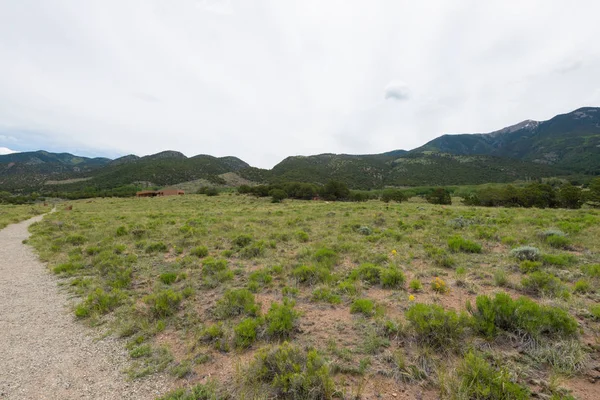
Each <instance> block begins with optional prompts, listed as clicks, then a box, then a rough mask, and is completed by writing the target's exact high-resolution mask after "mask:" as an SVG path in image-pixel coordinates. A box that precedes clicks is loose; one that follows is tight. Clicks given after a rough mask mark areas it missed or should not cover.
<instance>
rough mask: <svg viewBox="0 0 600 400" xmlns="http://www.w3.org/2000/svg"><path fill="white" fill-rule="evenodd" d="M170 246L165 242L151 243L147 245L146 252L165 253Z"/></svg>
mask: <svg viewBox="0 0 600 400" xmlns="http://www.w3.org/2000/svg"><path fill="white" fill-rule="evenodd" d="M167 250H168V247H167V245H166V244H164V243H163V242H156V243H150V244H149V245H148V246H146V253H165V252H166V251H167Z"/></svg>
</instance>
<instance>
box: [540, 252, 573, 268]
mask: <svg viewBox="0 0 600 400" xmlns="http://www.w3.org/2000/svg"><path fill="white" fill-rule="evenodd" d="M542 262H543V263H544V264H545V265H558V266H566V265H570V264H574V263H576V262H577V257H575V256H574V255H572V254H544V255H543V256H542Z"/></svg>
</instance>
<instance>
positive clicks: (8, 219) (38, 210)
mask: <svg viewBox="0 0 600 400" xmlns="http://www.w3.org/2000/svg"><path fill="white" fill-rule="evenodd" d="M50 208H51V207H49V206H46V207H44V206H42V205H41V204H35V205H12V204H0V229H4V228H5V227H6V226H7V225H10V224H15V223H17V222H21V221H24V220H26V219H29V218H32V217H35V216H36V215H40V214H42V213H46V212H49V211H50Z"/></svg>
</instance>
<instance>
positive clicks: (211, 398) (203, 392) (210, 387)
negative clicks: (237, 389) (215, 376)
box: [157, 382, 228, 400]
mask: <svg viewBox="0 0 600 400" xmlns="http://www.w3.org/2000/svg"><path fill="white" fill-rule="evenodd" d="M226 398H228V397H227V396H221V395H220V394H219V393H218V390H217V387H216V384H215V383H214V382H209V383H206V384H202V383H199V384H197V385H196V386H193V387H191V388H187V389H186V388H181V389H176V390H174V391H172V392H169V393H167V394H166V395H164V396H162V397H160V398H158V399H157V400H225V399H226Z"/></svg>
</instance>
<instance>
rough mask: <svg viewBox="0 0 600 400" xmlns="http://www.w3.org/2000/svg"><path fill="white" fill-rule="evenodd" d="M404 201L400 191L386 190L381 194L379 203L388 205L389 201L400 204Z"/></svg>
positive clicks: (404, 196)
mask: <svg viewBox="0 0 600 400" xmlns="http://www.w3.org/2000/svg"><path fill="white" fill-rule="evenodd" d="M406 200H407V198H406V195H405V194H404V193H403V192H402V191H401V190H397V189H386V190H384V191H383V193H382V194H381V201H383V202H385V203H389V202H390V201H395V202H397V203H400V202H403V201H406Z"/></svg>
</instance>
